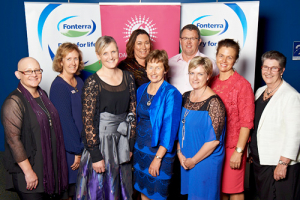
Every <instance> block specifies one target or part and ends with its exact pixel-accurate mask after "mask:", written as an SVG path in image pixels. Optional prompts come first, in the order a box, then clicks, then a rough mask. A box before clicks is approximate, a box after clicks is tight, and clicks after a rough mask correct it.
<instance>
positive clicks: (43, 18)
mask: <svg viewBox="0 0 300 200" xmlns="http://www.w3.org/2000/svg"><path fill="white" fill-rule="evenodd" d="M60 5H61V4H49V5H48V6H46V8H45V9H44V10H43V11H42V13H41V15H40V18H39V21H38V27H37V29H38V30H37V31H38V37H39V41H40V45H41V47H42V49H43V43H42V42H43V41H42V39H43V38H42V33H43V28H44V24H45V21H46V19H47V18H48V16H49V15H50V13H51V12H52V11H53V10H54V9H55V8H57V7H58V6H60Z"/></svg>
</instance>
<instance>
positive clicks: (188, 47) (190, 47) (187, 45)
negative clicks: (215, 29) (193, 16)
mask: <svg viewBox="0 0 300 200" xmlns="http://www.w3.org/2000/svg"><path fill="white" fill-rule="evenodd" d="M180 37H181V38H180V44H181V48H182V54H185V55H186V56H194V55H195V54H196V53H197V51H198V47H199V45H200V43H201V39H199V38H198V33H197V31H195V30H191V31H190V30H188V29H185V30H183V32H182V34H181V36H180ZM182 38H189V39H187V40H184V39H182ZM191 38H197V39H196V40H192V39H191Z"/></svg>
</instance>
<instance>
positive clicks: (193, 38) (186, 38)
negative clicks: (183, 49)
mask: <svg viewBox="0 0 300 200" xmlns="http://www.w3.org/2000/svg"><path fill="white" fill-rule="evenodd" d="M181 39H182V40H183V41H188V40H191V41H196V40H198V38H196V37H191V38H188V37H182V38H181Z"/></svg>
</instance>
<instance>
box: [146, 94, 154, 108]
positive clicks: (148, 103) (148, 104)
mask: <svg viewBox="0 0 300 200" xmlns="http://www.w3.org/2000/svg"><path fill="white" fill-rule="evenodd" d="M154 96H155V95H153V96H151V95H150V94H148V92H147V97H148V101H147V106H151V103H152V99H153V97H154Z"/></svg>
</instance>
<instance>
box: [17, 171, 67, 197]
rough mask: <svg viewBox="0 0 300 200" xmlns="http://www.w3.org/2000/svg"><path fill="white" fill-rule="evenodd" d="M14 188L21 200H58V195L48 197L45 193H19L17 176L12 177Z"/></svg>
mask: <svg viewBox="0 0 300 200" xmlns="http://www.w3.org/2000/svg"><path fill="white" fill-rule="evenodd" d="M13 184H14V188H15V190H16V192H17V194H18V196H19V197H20V199H21V200H60V198H61V196H60V195H48V194H46V193H25V192H21V191H20V188H19V185H18V179H17V176H13Z"/></svg>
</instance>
